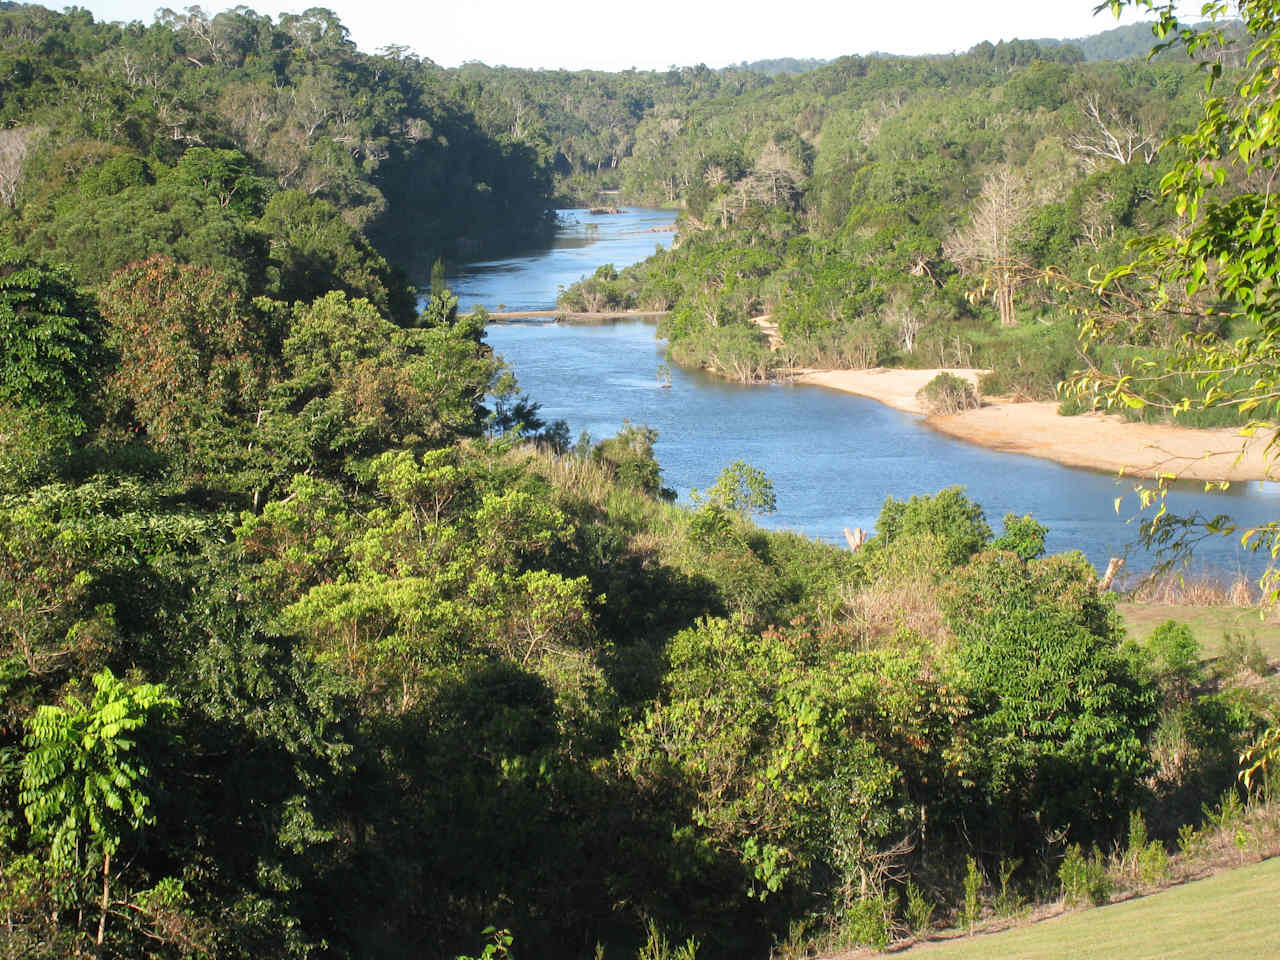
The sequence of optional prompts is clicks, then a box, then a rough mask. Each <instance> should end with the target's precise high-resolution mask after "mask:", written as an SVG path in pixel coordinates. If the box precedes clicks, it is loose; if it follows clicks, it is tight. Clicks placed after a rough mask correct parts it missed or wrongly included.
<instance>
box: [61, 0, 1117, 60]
mask: <svg viewBox="0 0 1280 960" xmlns="http://www.w3.org/2000/svg"><path fill="white" fill-rule="evenodd" d="M179 2H182V0H179ZM45 5H46V6H50V7H54V6H55V3H52V2H48V0H46V3H45ZM77 5H78V6H81V7H84V8H86V9H88V10H90V11H91V12H92V13H93V15H94V17H95V19H98V20H124V21H130V20H141V21H142V22H143V23H148V24H149V23H151V22H152V20H153V19H154V16H155V12H156V11H157V10H158V9H160V8H161V7H162V6H163V4H157V3H156V2H155V0H80V2H79V3H78V4H77ZM184 5H185V4H184ZM246 5H247V6H250V7H252V8H253V9H254V10H257V11H258V12H259V13H263V14H269V15H271V16H272V17H273V18H276V17H278V16H279V14H280V13H282V12H293V13H300V12H302V11H303V10H305V9H307V8H308V7H311V6H327V7H328V8H329V9H331V10H333V11H334V12H335V13H337V15H338V18H339V19H340V20H341V21H342V22H343V24H344V25H345V26H346V27H347V29H348V30H350V32H351V39H352V40H354V41H355V43H356V45H357V46H358V47H359V48H360V49H361V50H363V51H366V52H369V53H372V52H375V51H377V50H379V49H381V48H382V47H384V46H387V45H389V44H398V45H402V46H406V47H408V48H410V50H412V51H413V52H415V53H417V54H419V55H420V56H423V57H428V58H430V59H431V60H434V61H435V62H436V63H439V64H441V65H442V66H446V67H453V66H457V65H458V64H460V63H463V62H465V61H470V60H479V61H482V62H484V63H487V64H490V65H491V66H497V65H499V64H505V65H507V66H512V67H534V68H564V69H568V70H577V69H586V68H591V69H600V70H626V69H628V68H630V67H635V68H637V69H639V70H662V69H666V68H667V67H669V66H672V65H676V66H690V65H694V64H698V63H705V64H706V65H707V66H709V67H723V66H727V65H729V64H732V63H739V62H741V61H744V60H746V61H752V60H764V59H772V58H775V57H797V58H806V57H813V58H817V59H823V60H828V59H832V58H834V57H839V56H844V55H846V54H854V53H870V52H871V51H881V52H885V53H899V54H915V53H950V52H962V51H964V50H967V49H969V48H970V47H972V46H973V45H974V44H976V43H979V42H981V41H983V40H990V41H992V42H995V41H998V40H1002V39H1003V40H1010V39H1014V38H1023V39H1035V38H1038V37H1055V38H1069V37H1083V36H1088V35H1090V34H1093V33H1100V32H1101V31H1103V30H1108V29H1110V28H1111V27H1114V26H1116V23H1117V22H1116V20H1115V19H1114V18H1113V17H1112V15H1111V14H1110V13H1109V12H1104V13H1100V14H1098V15H1097V16H1094V15H1093V13H1092V8H1093V6H1094V3H1093V2H1091V0H976V2H973V0H971V2H968V3H965V2H961V0H877V2H874V3H872V2H867V0H825V2H815V0H640V2H637V3H634V4H633V3H618V2H609V0H603V2H602V0H552V2H544V3H535V2H531V0H462V2H457V0H454V2H449V3H442V2H432V0H426V2H423V0H418V2H416V3H414V2H395V0H360V2H356V0H329V2H328V3H325V2H324V0H312V2H310V3H307V2H303V3H298V4H293V5H289V4H280V3H279V2H278V0H262V2H259V3H247V4H246ZM230 6H233V4H225V5H222V4H218V3H217V2H216V0H215V2H209V3H206V4H204V5H203V9H204V11H205V13H206V14H207V15H209V16H212V15H214V14H215V13H217V12H219V11H221V10H224V9H227V8H228V7H230ZM174 7H175V9H180V7H178V5H177V4H175V5H174ZM1138 19H1141V18H1140V17H1138V16H1136V15H1134V14H1129V15H1127V16H1126V17H1125V19H1124V20H1123V21H1121V22H1124V23H1130V22H1134V21H1136V20H1138Z"/></svg>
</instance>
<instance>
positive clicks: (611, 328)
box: [449, 209, 1280, 576]
mask: <svg viewBox="0 0 1280 960" xmlns="http://www.w3.org/2000/svg"><path fill="white" fill-rule="evenodd" d="M561 216H562V221H563V223H564V226H563V227H562V229H561V231H560V234H559V236H558V237H557V238H556V240H555V242H554V243H553V245H552V246H551V247H550V248H548V249H544V250H538V251H533V252H531V253H529V254H527V255H524V256H519V257H512V258H509V259H505V260H500V261H490V262H486V263H478V264H471V265H467V266H465V267H463V268H462V269H461V270H460V271H459V272H458V273H457V274H456V275H455V276H453V277H451V278H450V281H449V282H450V286H451V287H452V289H453V290H454V292H455V293H456V294H458V296H459V299H460V301H461V303H462V305H463V307H464V309H465V308H469V307H470V306H472V305H473V304H482V305H483V306H485V307H486V308H488V309H489V310H491V311H496V310H498V309H499V307H502V308H504V309H505V310H509V311H517V310H538V309H546V308H548V307H551V306H553V305H554V302H555V298H556V293H557V289H558V288H559V287H561V286H567V285H568V284H570V283H572V282H573V281H575V280H577V279H579V278H580V277H582V276H584V275H587V274H590V273H591V272H593V271H594V270H595V269H596V267H598V266H600V265H601V264H605V263H612V264H613V265H614V266H615V267H617V268H619V269H621V268H622V267H623V266H626V265H627V264H630V263H633V262H635V261H637V260H640V259H643V258H644V257H646V256H648V255H649V254H651V253H652V252H653V251H654V248H655V246H656V245H662V244H665V243H666V242H667V241H669V240H670V238H671V236H672V235H671V234H670V233H661V232H654V228H660V227H662V226H663V225H665V224H669V223H671V222H672V220H673V219H674V215H673V213H672V212H670V211H659V210H644V209H629V210H628V211H627V212H626V213H624V214H622V215H591V214H588V213H586V212H584V211H562V213H561ZM488 340H489V343H490V344H492V345H493V347H494V349H495V350H496V351H497V352H498V353H499V354H500V355H501V356H502V357H503V358H504V359H505V360H506V361H507V363H508V364H509V366H510V367H511V368H512V369H513V370H514V372H515V374H516V377H517V378H518V380H519V381H520V385H521V388H522V389H523V390H524V391H525V392H527V393H528V394H529V395H530V396H531V397H532V398H533V399H534V400H536V401H538V402H539V403H541V405H542V415H543V416H544V417H545V418H546V419H547V420H555V419H563V420H565V421H566V422H567V423H568V425H569V428H570V431H571V433H572V435H573V436H575V437H577V436H578V435H579V434H580V433H581V432H582V431H584V430H585V431H587V432H589V433H590V434H591V436H592V437H594V438H596V439H600V438H603V437H606V436H609V435H611V434H613V433H616V432H617V431H618V429H619V428H621V427H622V426H623V424H624V422H626V421H630V422H631V423H635V424H646V425H648V426H651V427H653V428H655V429H656V430H657V431H658V442H657V445H656V451H657V455H658V459H659V462H660V463H661V465H662V468H663V477H664V482H665V483H666V485H667V486H670V487H673V488H674V489H675V490H676V491H677V493H678V494H679V495H680V498H681V499H682V500H684V499H687V498H688V496H689V493H690V490H691V489H693V488H703V487H707V486H710V485H711V484H712V483H714V482H715V478H716V476H717V475H718V474H719V472H720V471H721V470H722V469H723V468H724V467H725V466H726V465H728V464H729V463H731V462H733V461H734V460H739V459H741V460H745V461H747V462H748V463H750V464H751V465H752V466H755V467H758V468H759V469H761V470H763V471H764V472H765V473H766V474H767V475H768V476H769V478H770V480H772V482H773V485H774V489H775V491H776V494H777V503H778V509H777V512H776V513H775V514H772V515H771V516H769V517H766V518H764V519H763V521H762V522H763V524H764V525H766V526H770V527H775V528H785V529H791V530H797V531H799V532H801V533H804V534H807V535H809V536H812V537H818V538H821V539H823V540H828V541H831V542H835V543H843V542H844V537H843V533H842V531H843V530H844V529H845V528H849V529H853V528H855V527H862V528H863V529H866V530H868V531H871V529H872V528H873V527H874V524H875V519H876V517H877V515H878V514H879V512H880V508H881V506H882V504H883V503H884V500H885V498H886V497H889V496H894V497H896V498H898V499H905V498H906V497H909V496H912V495H915V494H930V493H935V492H937V491H938V490H940V489H942V488H944V487H948V486H954V485H960V486H964V487H965V488H966V490H967V493H968V495H969V496H970V497H971V498H972V499H974V500H975V501H977V502H978V503H979V504H981V505H982V507H983V509H984V511H985V512H986V515H987V518H988V521H989V522H990V523H991V526H992V527H993V529H995V530H996V531H997V532H999V527H1000V519H1001V518H1002V517H1003V516H1004V515H1005V514H1007V513H1015V514H1018V515H1022V514H1027V513H1029V514H1031V515H1032V516H1034V517H1035V518H1036V519H1037V520H1039V521H1040V522H1041V523H1043V524H1045V525H1046V526H1047V527H1048V528H1049V541H1048V548H1049V550H1050V551H1053V552H1056V551H1061V550H1072V549H1078V550H1081V551H1083V552H1084V553H1085V555H1086V556H1088V558H1089V559H1090V561H1092V562H1093V563H1094V564H1095V565H1096V566H1099V567H1102V566H1105V565H1106V563H1107V559H1108V558H1109V557H1111V556H1116V555H1119V554H1120V553H1122V552H1123V551H1125V549H1126V547H1128V549H1129V566H1130V568H1131V569H1143V568H1145V567H1148V566H1150V565H1151V562H1152V560H1151V558H1150V557H1149V555H1147V554H1146V553H1145V552H1144V551H1143V549H1142V548H1141V547H1140V546H1137V545H1136V541H1137V538H1138V529H1137V527H1138V522H1137V520H1136V519H1134V518H1135V516H1136V515H1137V513H1138V502H1137V498H1136V496H1135V495H1134V494H1133V492H1132V481H1123V482H1122V481H1119V480H1117V478H1116V477H1115V476H1114V475H1112V474H1107V473H1100V472H1095V471H1090V470H1081V469H1075V468H1070V467H1064V466H1061V465H1059V464H1056V463H1053V462H1052V461H1048V460H1042V459H1038V458H1035V457H1028V456H1024V455H1020V454H1010V453H1002V452H997V451H992V450H987V449H985V448H982V447H978V446H974V445H972V444H968V443H964V442H962V441H959V440H955V439H952V438H950V437H946V436H943V435H942V434H939V433H936V432H935V431H933V430H931V429H929V428H928V426H926V425H925V423H924V422H923V420H922V419H921V418H919V417H916V416H914V415H911V414H906V413H901V412H899V411H896V410H893V409H890V408H889V407H886V406H883V405H882V404H879V403H876V402H875V401H873V400H867V399H864V398H861V397H855V396H851V395H849V394H844V393H839V392H836V391H832V390H829V389H826V388H822V387H814V386H793V385H769V386H742V385H738V384H729V383H725V382H723V381H721V380H718V379H715V378H712V377H708V376H706V375H705V374H701V373H699V372H696V371H688V370H684V369H681V368H680V367H678V366H676V365H675V364H671V367H670V377H671V385H670V387H665V386H663V383H662V382H661V381H660V379H659V372H658V368H659V366H660V365H662V364H663V362H664V359H665V356H664V355H665V344H664V342H663V341H661V340H659V339H657V338H656V336H655V328H654V325H653V324H652V323H645V322H640V321H622V322H617V323H612V324H603V325H578V324H558V323H554V322H545V321H531V322H520V323H494V324H491V325H490V327H489V329H488ZM1117 497H1120V498H1122V500H1121V504H1120V509H1119V512H1117V510H1116V508H1115V500H1116V498H1117ZM1169 506H1170V510H1171V511H1172V512H1175V513H1176V512H1181V513H1192V512H1199V513H1202V514H1206V515H1209V516H1213V515H1217V514H1220V513H1226V514H1230V515H1231V516H1232V517H1233V518H1234V519H1235V520H1236V521H1237V522H1238V523H1240V524H1257V523H1261V522H1265V521H1267V520H1270V519H1272V518H1273V517H1276V516H1277V514H1278V513H1280V485H1277V484H1257V483H1254V484H1239V485H1235V486H1233V487H1232V488H1231V489H1230V490H1229V491H1227V492H1226V493H1205V492H1203V488H1202V486H1201V485H1198V484H1195V485H1191V484H1189V485H1186V486H1179V487H1178V488H1176V489H1175V490H1174V491H1173V492H1172V493H1171V494H1170V500H1169ZM1237 539H1238V538H1219V539H1214V540H1211V541H1207V542H1205V543H1203V544H1202V545H1201V546H1200V547H1198V548H1197V551H1196V554H1195V558H1194V564H1195V566H1194V571H1195V572H1197V573H1199V572H1204V573H1209V574H1212V575H1217V576H1230V575H1232V574H1234V573H1236V572H1241V571H1243V572H1246V573H1257V572H1258V571H1259V570H1260V569H1261V566H1262V564H1261V561H1260V560H1259V558H1258V557H1256V556H1254V555H1251V554H1247V553H1244V552H1242V551H1240V550H1239V549H1238V548H1237V546H1236V543H1237Z"/></svg>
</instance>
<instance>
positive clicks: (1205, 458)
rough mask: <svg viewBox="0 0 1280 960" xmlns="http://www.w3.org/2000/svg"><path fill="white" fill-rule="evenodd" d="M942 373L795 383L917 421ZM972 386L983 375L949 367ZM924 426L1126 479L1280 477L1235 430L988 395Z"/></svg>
mask: <svg viewBox="0 0 1280 960" xmlns="http://www.w3.org/2000/svg"><path fill="white" fill-rule="evenodd" d="M941 372H942V371H941V370H937V369H934V370H901V369H886V368H884V367H876V368H872V369H869V370H806V371H804V372H802V373H800V374H799V375H797V376H796V378H795V382H797V383H807V384H813V385H815V386H822V387H829V388H831V389H833V390H841V391H843V392H845V393H854V394H857V395H858V396H862V397H869V398H870V399H872V400H878V401H880V402H881V403H884V404H886V405H888V406H890V407H893V408H895V409H897V410H902V411H905V412H907V413H914V414H918V415H921V416H923V415H924V412H925V411H924V410H923V409H922V408H921V406H920V404H919V402H918V401H917V400H916V393H917V391H919V390H920V388H921V387H923V386H924V385H925V384H926V383H928V382H929V381H930V380H932V379H933V378H934V377H935V376H937V375H938V374H939V373H941ZM947 372H948V373H952V374H955V375H956V376H961V377H964V378H965V379H967V380H969V381H970V382H972V383H974V384H975V385H976V384H977V379H978V376H979V375H980V374H981V373H983V372H984V371H982V370H973V369H949V370H948V371H947ZM925 423H926V424H927V425H928V426H929V427H931V428H933V429H934V430H937V431H939V432H941V433H945V434H947V435H949V436H952V437H956V438H957V439H960V440H966V441H968V442H970V443H976V444H979V445H981V446H984V447H988V448H990V449H993V450H1000V451H1004V452H1007V453H1021V454H1026V455H1028V456H1032V457H1042V458H1044V459H1047V460H1054V461H1057V462H1058V463H1061V464H1065V465H1067V466H1071V467H1085V468H1088V469H1093V470H1103V471H1106V472H1109V473H1117V474H1124V475H1125V476H1132V477H1141V478H1148V479H1149V478H1155V477H1159V476H1161V475H1166V476H1171V477H1178V478H1181V479H1185V480H1203V481H1215V480H1225V481H1230V482H1232V483H1242V482H1246V481H1252V480H1275V479H1280V464H1277V462H1276V459H1275V458H1274V457H1269V456H1267V455H1266V453H1265V448H1266V446H1267V443H1268V441H1269V440H1270V437H1271V435H1270V433H1268V432H1264V431H1259V432H1258V435H1257V436H1255V437H1251V438H1245V437H1242V436H1241V435H1240V432H1239V431H1238V430H1236V429H1233V428H1223V429H1216V430H1198V429H1193V428H1190V427H1178V426H1170V425H1167V424H1148V423H1132V422H1130V421H1127V420H1125V419H1124V418H1123V417H1119V416H1115V415H1113V414H1105V413H1087V414H1081V415H1079V416H1074V417H1064V416H1060V415H1059V414H1058V405H1057V403H1055V402H1053V401H1047V402H1029V403H1014V402H1010V401H1008V400H1002V399H1000V398H986V399H984V400H983V404H982V406H981V407H980V408H979V409H976V410H966V411H965V412H963V413H958V414H954V415H952V416H946V417H927V418H926V420H925Z"/></svg>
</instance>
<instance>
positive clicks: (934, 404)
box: [916, 372, 981, 417]
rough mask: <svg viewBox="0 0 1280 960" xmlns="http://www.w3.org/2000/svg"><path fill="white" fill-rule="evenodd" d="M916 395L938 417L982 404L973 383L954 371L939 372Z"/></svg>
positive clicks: (932, 414)
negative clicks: (958, 375)
mask: <svg viewBox="0 0 1280 960" xmlns="http://www.w3.org/2000/svg"><path fill="white" fill-rule="evenodd" d="M916 397H917V399H918V400H920V402H921V403H923V404H924V408H925V410H926V411H928V413H929V414H930V415H931V416H937V417H949V416H951V415H952V414H955V413H960V412H961V411H962V410H973V409H975V408H977V407H979V406H981V403H980V401H979V400H978V393H977V391H976V390H974V389H973V384H971V383H970V382H969V381H968V380H966V379H964V378H963V377H957V376H956V375H955V374H953V373H945V372H944V373H940V374H938V375H937V376H936V377H934V378H933V379H932V380H930V381H929V382H928V383H926V384H925V385H924V386H923V387H921V388H920V392H919V393H918V394H916Z"/></svg>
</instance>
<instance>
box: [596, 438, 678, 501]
mask: <svg viewBox="0 0 1280 960" xmlns="http://www.w3.org/2000/svg"><path fill="white" fill-rule="evenodd" d="M657 439H658V431H657V430H654V429H653V428H652V427H643V426H640V427H638V426H634V425H632V424H630V423H626V422H624V423H623V425H622V429H621V430H619V431H618V432H617V434H615V435H614V436H612V437H607V438H606V439H604V440H601V441H600V442H599V443H597V444H596V445H595V446H594V447H592V448H591V459H592V460H593V461H594V462H595V463H598V464H600V465H601V466H603V467H604V468H605V469H606V470H607V471H608V473H609V475H610V476H611V477H613V478H614V479H615V480H617V482H618V483H619V484H620V485H622V486H624V487H630V488H632V489H633V490H639V491H640V492H641V493H645V494H648V495H649V496H651V497H660V498H662V499H664V500H674V499H675V492H674V491H672V490H669V489H668V488H666V487H664V486H663V485H662V468H661V467H659V466H658V461H657V458H656V457H655V456H654V454H653V444H654V443H655V441H657Z"/></svg>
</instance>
